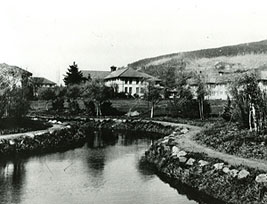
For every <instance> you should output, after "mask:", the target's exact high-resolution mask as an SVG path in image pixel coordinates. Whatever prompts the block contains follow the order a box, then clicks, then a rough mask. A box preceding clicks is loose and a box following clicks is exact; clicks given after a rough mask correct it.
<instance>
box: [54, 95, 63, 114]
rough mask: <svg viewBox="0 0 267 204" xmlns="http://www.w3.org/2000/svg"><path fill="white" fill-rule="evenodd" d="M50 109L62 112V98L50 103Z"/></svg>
mask: <svg viewBox="0 0 267 204" xmlns="http://www.w3.org/2000/svg"><path fill="white" fill-rule="evenodd" d="M52 109H53V110H54V111H56V112H62V111H63V110H64V98H63V97H57V98H56V99H55V100H53V101H52Z"/></svg>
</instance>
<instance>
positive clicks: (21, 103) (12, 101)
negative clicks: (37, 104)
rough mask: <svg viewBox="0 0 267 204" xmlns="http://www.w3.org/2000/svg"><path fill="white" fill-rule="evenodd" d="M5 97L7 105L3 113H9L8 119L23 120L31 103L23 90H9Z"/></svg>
mask: <svg viewBox="0 0 267 204" xmlns="http://www.w3.org/2000/svg"><path fill="white" fill-rule="evenodd" d="M3 97H5V100H6V105H5V106H4V107H3V109H2V111H5V112H6V113H7V115H6V116H7V117H11V118H21V117H23V116H25V115H26V114H27V112H28V110H29V108H30V103H29V101H28V100H27V99H26V98H25V97H24V92H23V90H22V89H21V88H13V89H12V90H8V91H7V92H6V93H5V94H4V96H3Z"/></svg>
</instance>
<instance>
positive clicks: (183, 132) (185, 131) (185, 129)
mask: <svg viewBox="0 0 267 204" xmlns="http://www.w3.org/2000/svg"><path fill="white" fill-rule="evenodd" d="M188 131H189V130H188V129H187V128H183V129H182V130H181V133H182V134H186V133H188Z"/></svg>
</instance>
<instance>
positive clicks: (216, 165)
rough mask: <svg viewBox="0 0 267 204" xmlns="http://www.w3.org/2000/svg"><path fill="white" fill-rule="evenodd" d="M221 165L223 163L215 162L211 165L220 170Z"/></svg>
mask: <svg viewBox="0 0 267 204" xmlns="http://www.w3.org/2000/svg"><path fill="white" fill-rule="evenodd" d="M223 165H224V163H216V164H214V165H213V166H214V168H215V169H216V170H221V169H222V168H223Z"/></svg>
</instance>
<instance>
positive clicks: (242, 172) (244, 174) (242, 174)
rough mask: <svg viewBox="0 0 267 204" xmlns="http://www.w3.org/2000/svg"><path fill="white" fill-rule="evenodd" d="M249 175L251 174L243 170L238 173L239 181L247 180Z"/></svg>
mask: <svg viewBox="0 0 267 204" xmlns="http://www.w3.org/2000/svg"><path fill="white" fill-rule="evenodd" d="M249 174H250V173H249V172H248V171H247V170H245V169H242V170H241V171H240V172H239V173H238V175H237V178H238V179H243V178H246V177H247V176H248V175H249Z"/></svg>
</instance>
